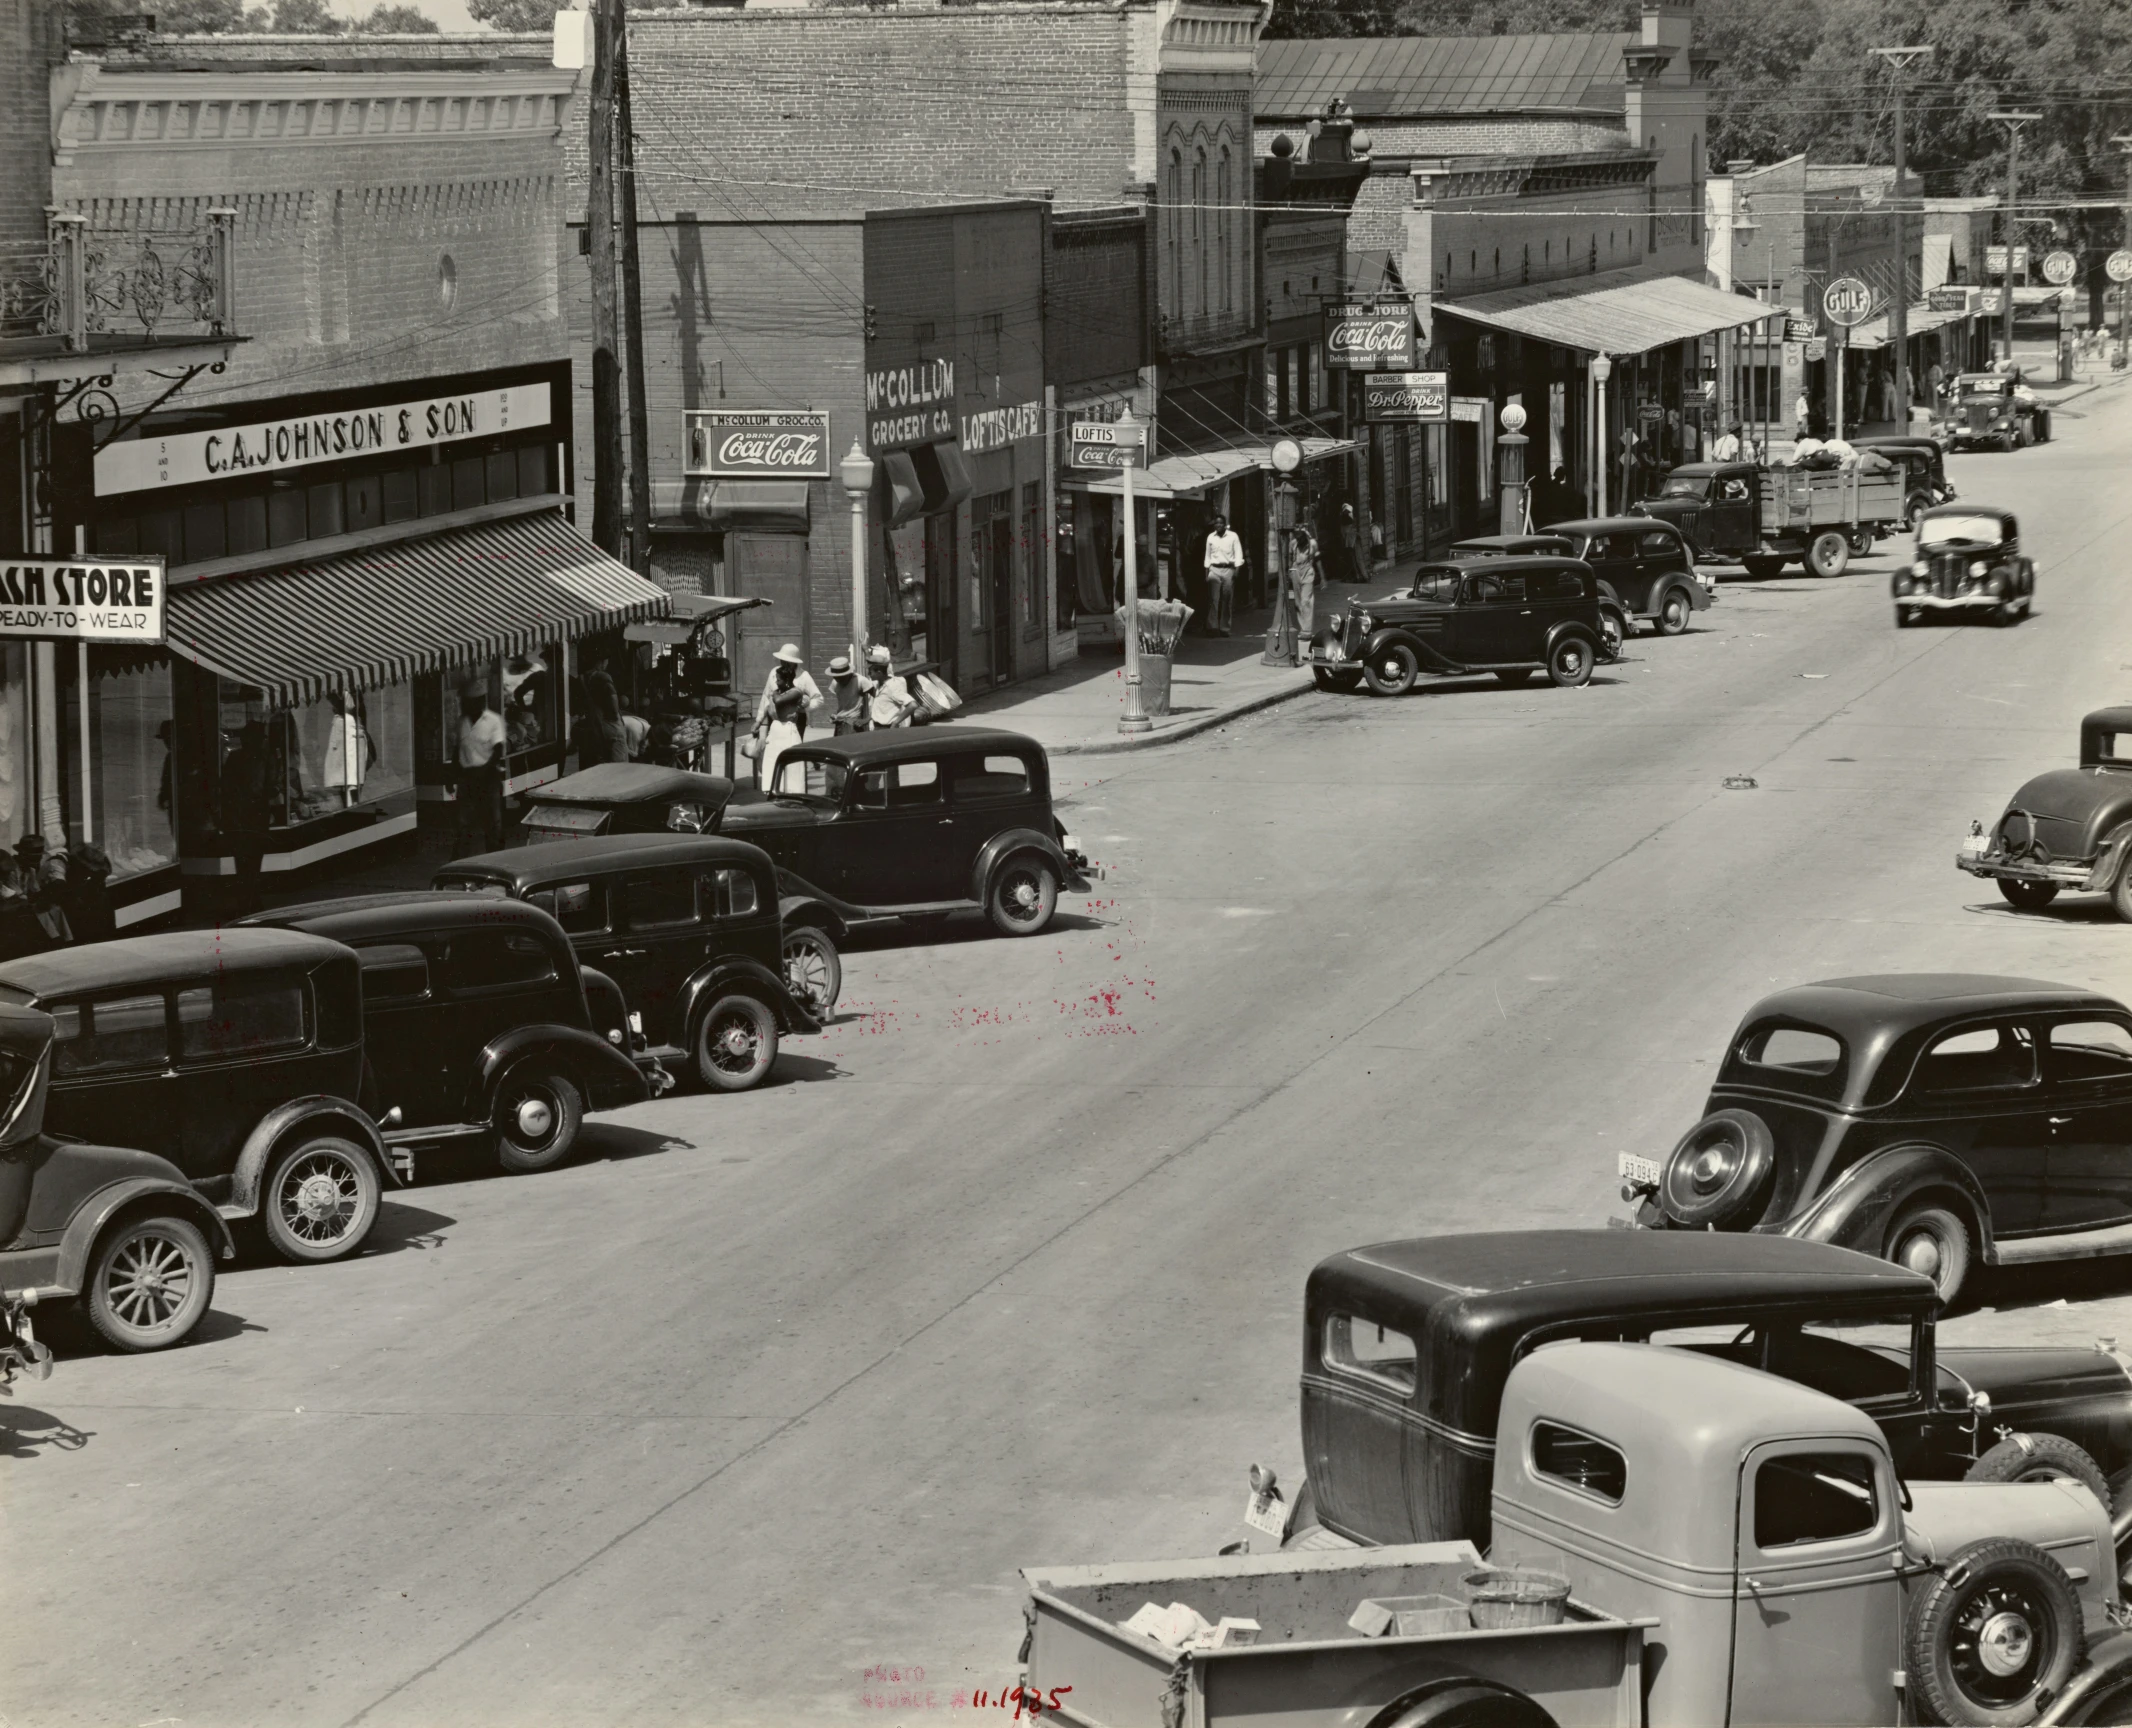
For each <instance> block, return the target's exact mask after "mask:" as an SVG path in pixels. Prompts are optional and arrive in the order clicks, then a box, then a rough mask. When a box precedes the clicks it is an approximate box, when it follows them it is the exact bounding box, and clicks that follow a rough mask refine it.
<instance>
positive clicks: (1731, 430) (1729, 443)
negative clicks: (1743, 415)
mask: <svg viewBox="0 0 2132 1728" xmlns="http://www.w3.org/2000/svg"><path fill="white" fill-rule="evenodd" d="M1739 459H1740V423H1739V422H1738V421H1737V420H1735V421H1733V423H1732V424H1731V425H1730V426H1728V427H1726V428H1725V430H1724V431H1722V432H1720V433H1719V434H1718V435H1717V436H1716V437H1715V438H1713V439H1711V440H1710V460H1711V461H1713V462H1737V461H1738V460H1739Z"/></svg>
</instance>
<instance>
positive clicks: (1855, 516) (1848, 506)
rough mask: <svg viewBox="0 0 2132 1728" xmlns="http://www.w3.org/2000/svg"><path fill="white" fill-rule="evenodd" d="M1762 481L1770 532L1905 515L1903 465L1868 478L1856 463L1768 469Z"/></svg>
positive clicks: (1764, 524) (1765, 520) (1764, 515)
mask: <svg viewBox="0 0 2132 1728" xmlns="http://www.w3.org/2000/svg"><path fill="white" fill-rule="evenodd" d="M1761 480H1762V531H1763V532H1764V533H1765V534H1800V533H1803V532H1805V531H1806V530H1807V529H1810V528H1845V527H1851V526H1854V525H1856V524H1858V523H1861V522H1900V521H1901V520H1902V519H1903V506H1904V502H1905V477H1904V475H1903V472H1902V470H1900V469H1897V470H1896V471H1895V472H1894V473H1892V474H1882V475H1876V476H1873V477H1870V478H1867V477H1862V476H1861V475H1860V473H1859V471H1858V469H1857V468H1856V467H1850V468H1764V469H1763V470H1762V476H1761Z"/></svg>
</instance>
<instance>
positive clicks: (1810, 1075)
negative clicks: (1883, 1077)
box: [1719, 1020, 1848, 1098]
mask: <svg viewBox="0 0 2132 1728" xmlns="http://www.w3.org/2000/svg"><path fill="white" fill-rule="evenodd" d="M1847 1067H1848V1062H1847V1059H1846V1052H1845V1050H1844V1047H1843V1040H1842V1039H1840V1038H1838V1037H1837V1036H1836V1035H1835V1034H1834V1033H1833V1032H1829V1031H1825V1030H1824V1029H1823V1028H1821V1027H1819V1026H1802V1025H1798V1024H1796V1023H1793V1022H1787V1021H1781V1020H1773V1021H1763V1022H1761V1023H1759V1024H1757V1025H1753V1026H1750V1027H1748V1028H1747V1030H1746V1031H1745V1032H1743V1033H1742V1034H1741V1035H1740V1038H1739V1041H1738V1042H1737V1043H1736V1044H1734V1045H1733V1047H1732V1055H1731V1058H1730V1059H1729V1060H1728V1061H1727V1062H1726V1064H1725V1070H1724V1073H1723V1074H1721V1075H1720V1076H1719V1081H1720V1083H1721V1084H1722V1083H1724V1082H1726V1081H1729V1082H1731V1083H1732V1084H1734V1085H1738V1086H1763V1087H1771V1088H1774V1089H1776V1090H1778V1091H1781V1092H1799V1093H1804V1094H1805V1095H1806V1096H1808V1097H1810V1098H1840V1097H1842V1096H1843V1081H1844V1074H1845V1070H1846V1068H1847Z"/></svg>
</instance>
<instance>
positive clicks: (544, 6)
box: [466, 0, 557, 35]
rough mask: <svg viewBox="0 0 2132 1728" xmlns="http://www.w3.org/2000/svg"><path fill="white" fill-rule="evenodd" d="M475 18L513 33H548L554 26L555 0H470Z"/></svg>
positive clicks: (494, 27)
mask: <svg viewBox="0 0 2132 1728" xmlns="http://www.w3.org/2000/svg"><path fill="white" fill-rule="evenodd" d="M466 9H467V11H469V12H471V13H472V14H473V15H474V22H475V23H477V24H486V25H488V27H489V28H490V29H492V30H504V31H509V32H512V33H513V34H519V35H524V34H530V33H532V32H535V31H538V32H540V33H542V34H545V33H546V32H548V31H549V30H552V29H553V28H554V27H555V14H556V11H557V7H556V0H467V5H466Z"/></svg>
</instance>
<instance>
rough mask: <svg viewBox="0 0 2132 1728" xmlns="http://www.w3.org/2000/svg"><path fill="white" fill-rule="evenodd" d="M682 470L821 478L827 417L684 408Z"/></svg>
mask: <svg viewBox="0 0 2132 1728" xmlns="http://www.w3.org/2000/svg"><path fill="white" fill-rule="evenodd" d="M686 418H687V421H688V446H687V452H686V455H685V457H684V459H683V462H682V470H681V471H682V472H683V473H684V474H708V475H710V476H712V477H713V478H715V479H722V480H737V479H744V478H747V479H765V478H771V479H781V480H826V479H828V477H829V416H828V415H827V414H817V413H812V412H800V413H770V412H759V411H758V412H748V411H738V410H727V409H723V408H704V409H692V410H689V411H688V413H687V415H686Z"/></svg>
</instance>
